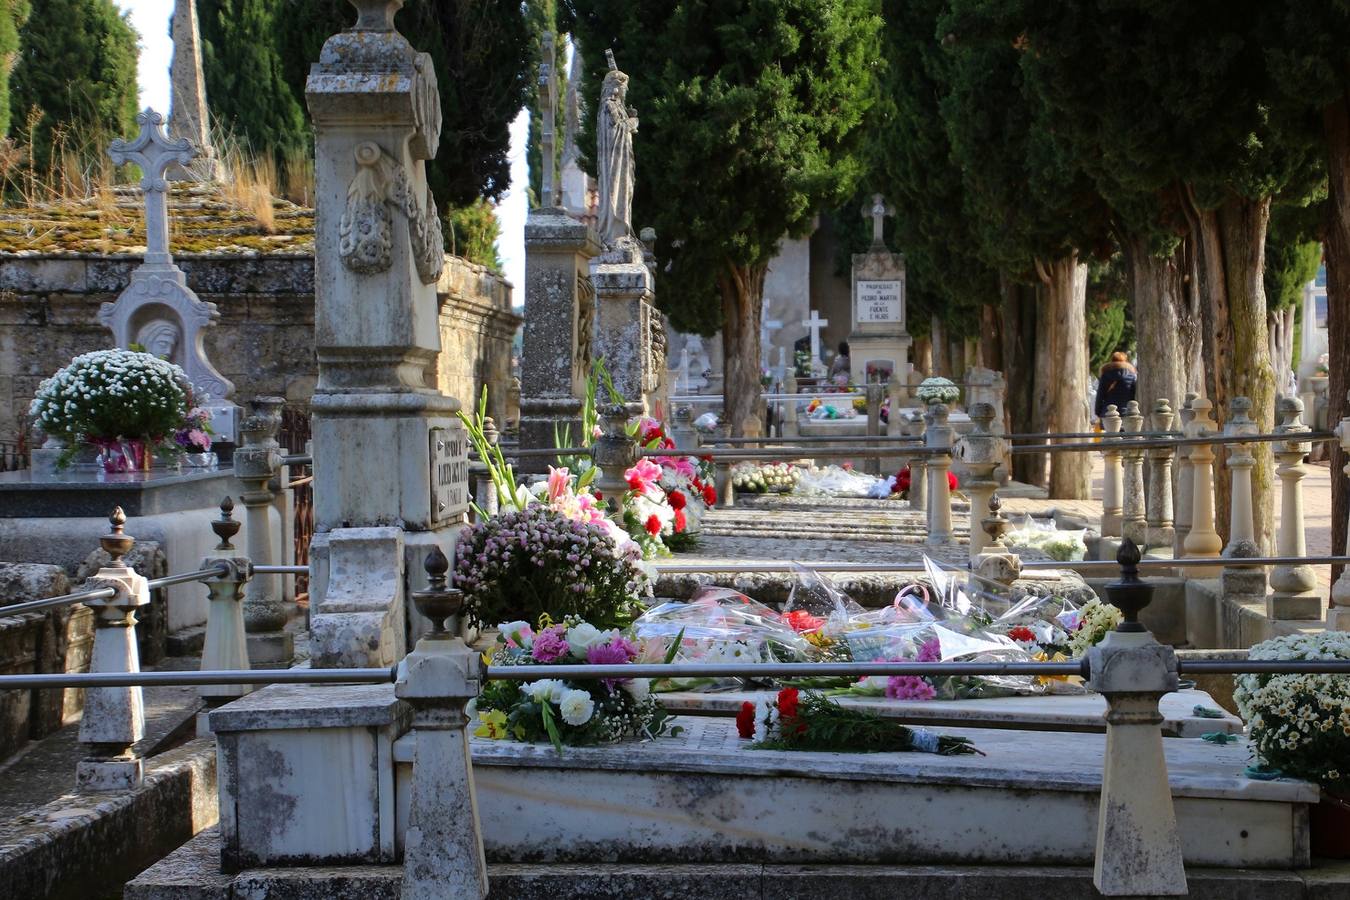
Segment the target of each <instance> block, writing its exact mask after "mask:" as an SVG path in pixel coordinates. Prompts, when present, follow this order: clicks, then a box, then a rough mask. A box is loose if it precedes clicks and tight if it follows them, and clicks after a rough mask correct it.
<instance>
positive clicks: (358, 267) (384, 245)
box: [338, 141, 445, 284]
mask: <svg viewBox="0 0 1350 900" xmlns="http://www.w3.org/2000/svg"><path fill="white" fill-rule="evenodd" d="M355 155H356V174H355V175H354V176H353V177H352V183H351V185H350V186H349V187H348V188H347V207H346V209H345V210H344V211H343V213H342V219H341V221H340V222H339V223H338V256H339V257H340V258H341V259H342V264H343V265H345V266H346V267H347V268H348V269H350V270H351V271H353V272H358V273H360V274H363V275H370V274H374V273H377V272H384V271H386V270H387V269H388V268H389V267H390V266H391V265H392V264H393V255H392V254H393V216H392V215H391V213H390V207H391V206H392V207H393V208H394V209H395V210H397V211H398V212H399V213H401V214H402V215H403V217H404V218H405V219H407V221H408V239H409V242H410V243H411V244H412V254H413V263H414V264H415V265H416V267H417V275H418V277H419V278H421V279H422V282H423V283H424V284H434V283H435V282H436V280H437V279H438V278H439V277H440V274H441V267H442V266H443V265H444V263H445V249H444V243H443V242H442V238H441V220H440V216H439V215H438V214H437V211H436V201H435V198H434V197H432V195H431V189H430V188H427V194H426V200H425V202H424V203H419V202H418V200H417V198H416V197H415V196H414V195H413V191H412V185H411V184H410V183H409V181H408V173H407V172H406V171H405V169H404V167H403V166H402V165H401V164H400V163H399V162H398V160H396V159H394V158H393V157H392V156H390V155H389V154H388V153H386V152H385V151H384V150H383V149H382V148H381V147H380V146H379V145H378V144H376V143H374V142H373V141H366V142H365V143H362V144H358V145H357V147H356V151H355Z"/></svg>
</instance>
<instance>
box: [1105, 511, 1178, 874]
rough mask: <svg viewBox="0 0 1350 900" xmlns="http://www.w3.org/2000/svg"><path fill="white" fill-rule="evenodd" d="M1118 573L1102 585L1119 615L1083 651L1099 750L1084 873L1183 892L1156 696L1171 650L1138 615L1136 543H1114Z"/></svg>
mask: <svg viewBox="0 0 1350 900" xmlns="http://www.w3.org/2000/svg"><path fill="white" fill-rule="evenodd" d="M1118 558H1119V559H1120V562H1121V568H1122V577H1121V580H1120V581H1119V582H1117V583H1115V584H1111V585H1108V586H1107V588H1106V593H1107V599H1108V600H1109V601H1110V602H1111V603H1112V604H1114V605H1116V606H1117V607H1119V608H1120V610H1121V611H1122V612H1123V613H1124V614H1125V621H1124V622H1122V623H1121V624H1120V626H1119V627H1118V628H1117V629H1116V630H1115V631H1112V632H1110V633H1108V634H1107V635H1106V637H1105V639H1103V640H1102V642H1101V643H1100V644H1098V645H1097V646H1095V647H1093V648H1092V649H1091V650H1089V651H1088V664H1089V667H1090V671H1091V673H1092V675H1091V680H1090V681H1089V682H1088V686H1089V687H1091V688H1092V689H1093V690H1094V691H1096V692H1097V693H1099V694H1101V695H1102V696H1103V697H1104V698H1105V699H1106V758H1105V760H1104V761H1103V767H1102V795H1101V802H1100V803H1099V804H1098V806H1097V809H1098V813H1097V853H1096V865H1095V866H1094V868H1093V873H1092V881H1093V884H1095V885H1096V887H1097V890H1098V891H1100V892H1101V893H1102V895H1103V896H1107V897H1136V896H1148V897H1158V896H1180V895H1184V894H1186V892H1187V891H1186V870H1185V867H1184V866H1183V864H1182V857H1181V834H1180V832H1179V831H1178V829H1177V818H1176V812H1175V810H1174V809H1173V807H1172V789H1171V787H1170V785H1169V784H1168V780H1167V760H1166V758H1165V757H1164V755H1163V738H1162V730H1161V728H1160V726H1161V725H1162V722H1163V717H1162V713H1161V712H1159V710H1158V701H1159V699H1160V698H1161V697H1162V696H1163V695H1164V694H1167V693H1170V692H1171V691H1175V690H1177V688H1178V679H1177V658H1176V653H1175V652H1174V651H1173V650H1172V648H1171V647H1167V646H1164V645H1162V644H1159V643H1158V642H1157V641H1156V640H1154V638H1153V635H1152V634H1150V633H1149V632H1148V630H1147V629H1145V628H1144V626H1143V625H1141V624H1140V623H1139V621H1138V615H1139V611H1140V610H1141V609H1143V607H1145V606H1147V605H1148V602H1149V599H1150V596H1149V595H1150V594H1151V593H1152V589H1151V588H1150V587H1148V586H1147V585H1145V584H1144V583H1143V582H1141V581H1140V580H1139V578H1138V570H1137V568H1136V565H1137V564H1138V562H1139V550H1138V548H1137V547H1135V546H1134V544H1133V543H1132V542H1131V541H1130V540H1129V538H1126V539H1125V543H1124V544H1122V545H1121V550H1120V555H1119V557H1118Z"/></svg>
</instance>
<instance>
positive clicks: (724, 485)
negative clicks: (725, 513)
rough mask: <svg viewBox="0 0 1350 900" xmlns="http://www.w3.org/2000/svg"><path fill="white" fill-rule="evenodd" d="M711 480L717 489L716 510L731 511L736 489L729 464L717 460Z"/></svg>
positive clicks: (722, 460) (734, 501)
mask: <svg viewBox="0 0 1350 900" xmlns="http://www.w3.org/2000/svg"><path fill="white" fill-rule="evenodd" d="M713 480H714V483H715V484H716V487H717V508H718V509H731V507H733V506H735V505H736V488H735V486H734V484H735V482H733V481H732V478H731V463H729V462H727V461H726V460H724V459H719V460H718V461H717V462H716V463H715V464H714V465H713Z"/></svg>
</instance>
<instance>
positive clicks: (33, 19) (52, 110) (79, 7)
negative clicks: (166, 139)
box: [10, 0, 137, 168]
mask: <svg viewBox="0 0 1350 900" xmlns="http://www.w3.org/2000/svg"><path fill="white" fill-rule="evenodd" d="M136 56H137V49H136V32H135V30H134V29H133V28H132V27H131V23H130V21H129V20H128V17H127V14H126V13H122V12H120V11H118V9H117V6H116V5H115V4H114V3H113V2H112V0H33V2H32V11H31V14H30V15H29V16H28V20H27V22H26V23H25V24H24V26H23V28H22V29H21V30H20V32H19V60H18V63H17V64H16V65H15V67H14V73H13V76H12V80H11V85H10V105H11V119H12V123H17V122H21V121H23V120H24V118H25V117H26V116H27V115H28V113H29V111H30V110H32V109H37V110H38V111H40V112H41V114H42V118H41V120H40V121H39V122H38V125H37V128H36V130H35V132H34V134H33V147H32V151H33V162H34V165H35V166H37V167H38V168H47V167H48V166H49V165H50V164H51V162H52V150H53V137H54V134H55V133H56V132H57V131H58V130H64V131H65V133H66V134H67V136H68V137H67V138H66V140H67V143H66V144H65V146H66V147H67V148H68V149H72V150H82V149H84V148H85V147H96V148H97V150H96V152H98V153H100V154H101V153H102V152H103V150H104V149H106V147H107V144H108V142H109V141H110V140H112V139H113V138H114V137H123V136H129V135H130V134H131V132H132V131H133V129H134V128H135V124H136V102H137V97H136Z"/></svg>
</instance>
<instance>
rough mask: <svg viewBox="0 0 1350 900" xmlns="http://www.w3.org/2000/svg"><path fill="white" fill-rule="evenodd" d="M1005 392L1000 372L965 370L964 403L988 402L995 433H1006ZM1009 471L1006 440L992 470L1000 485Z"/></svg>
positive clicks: (1008, 453)
mask: <svg viewBox="0 0 1350 900" xmlns="http://www.w3.org/2000/svg"><path fill="white" fill-rule="evenodd" d="M972 358H973V357H972ZM1007 393H1008V380H1007V379H1006V378H1004V377H1003V373H1002V372H998V371H995V370H994V369H986V368H984V367H983V366H972V367H971V368H969V369H967V370H966V391H965V398H966V405H967V406H971V405H973V404H975V403H988V404H989V405H990V406H992V407H993V408H994V424H993V427H992V428H990V431H992V432H993V433H994V434H997V435H1004V434H1007V433H1008V427H1007V422H1006V418H1005V416H1004V401H1005V399H1006V397H1007ZM1011 472H1012V453H1011V450H1010V445H1009V444H1008V442H1007V441H1004V442H1003V459H1002V460H1000V462H999V467H998V468H997V469H995V470H994V478H995V480H997V481H998V483H999V484H1000V485H1004V484H1007V483H1008V482H1009V481H1010V480H1011V479H1012V475H1011ZM1117 496H1119V494H1117Z"/></svg>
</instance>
